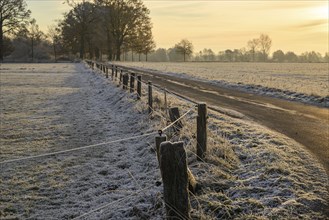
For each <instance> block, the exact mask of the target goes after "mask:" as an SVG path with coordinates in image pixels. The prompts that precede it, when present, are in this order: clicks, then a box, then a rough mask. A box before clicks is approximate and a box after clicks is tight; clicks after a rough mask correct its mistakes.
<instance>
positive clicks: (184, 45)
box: [175, 39, 193, 62]
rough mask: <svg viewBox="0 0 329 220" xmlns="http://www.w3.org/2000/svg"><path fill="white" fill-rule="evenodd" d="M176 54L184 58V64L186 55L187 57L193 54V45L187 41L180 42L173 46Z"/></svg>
mask: <svg viewBox="0 0 329 220" xmlns="http://www.w3.org/2000/svg"><path fill="white" fill-rule="evenodd" d="M175 48H176V52H177V53H180V54H182V55H183V57H184V62H185V61H186V55H187V56H189V55H191V54H192V53H193V44H192V43H191V42H190V41H188V40H187V39H183V40H181V41H180V42H179V43H178V44H176V45H175Z"/></svg>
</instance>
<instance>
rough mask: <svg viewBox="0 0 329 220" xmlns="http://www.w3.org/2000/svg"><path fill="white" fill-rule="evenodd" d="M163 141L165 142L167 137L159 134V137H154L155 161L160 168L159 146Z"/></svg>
mask: <svg viewBox="0 0 329 220" xmlns="http://www.w3.org/2000/svg"><path fill="white" fill-rule="evenodd" d="M165 141H167V136H166V135H163V134H160V135H159V136H156V137H155V151H156V154H157V159H158V162H159V166H160V145H161V143H162V142H165Z"/></svg>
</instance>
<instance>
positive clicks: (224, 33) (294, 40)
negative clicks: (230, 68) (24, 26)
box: [27, 0, 329, 54]
mask: <svg viewBox="0 0 329 220" xmlns="http://www.w3.org/2000/svg"><path fill="white" fill-rule="evenodd" d="M63 2H64V1H63V0H27V3H28V7H29V9H31V11H32V17H34V18H35V19H36V20H37V23H38V24H39V26H40V28H41V29H42V30H44V31H46V30H47V26H48V25H50V24H53V23H55V22H54V20H56V19H60V18H62V13H64V12H66V11H68V10H69V7H68V6H67V5H66V4H63ZM144 3H145V5H146V6H147V7H148V8H149V9H150V11H151V19H152V22H153V35H154V38H155V41H156V44H157V47H163V48H169V47H172V46H173V45H174V44H176V43H177V42H178V41H180V40H181V39H183V38H187V39H189V40H190V41H191V42H192V43H193V44H194V47H195V52H197V51H200V50H202V49H203V48H211V49H213V51H214V52H216V53H217V52H218V51H221V50H225V49H240V48H242V47H246V44H247V41H248V40H250V39H252V38H257V37H259V35H260V34H261V33H266V34H268V35H269V36H270V37H271V38H272V40H273V46H272V49H271V52H273V51H275V50H277V49H282V50H283V51H285V52H287V51H294V52H296V53H297V54H300V53H302V52H305V51H311V50H314V51H317V52H320V53H322V54H324V53H325V52H327V51H328V50H329V49H328V28H329V24H328V1H327V0H322V1H314V0H309V1H305V0H304V1H296V0H290V1H289V0H286V1H277V0H275V1H274V0H263V1H261V0H258V1H247V0H244V1H237V0H233V1H221V0H212V1H200V0H192V1H184V0H167V1H160V0H148V1H146V0H145V1H144Z"/></svg>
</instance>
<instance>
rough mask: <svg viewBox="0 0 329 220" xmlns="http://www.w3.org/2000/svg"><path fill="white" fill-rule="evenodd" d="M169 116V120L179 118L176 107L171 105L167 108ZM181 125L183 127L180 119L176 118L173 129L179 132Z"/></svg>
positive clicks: (172, 120)
mask: <svg viewBox="0 0 329 220" xmlns="http://www.w3.org/2000/svg"><path fill="white" fill-rule="evenodd" d="M169 117H170V121H171V122H174V121H176V120H177V119H179V118H180V114H179V109H178V107H173V108H170V109H169ZM182 127H183V123H182V121H181V120H178V121H176V122H175V124H174V131H175V132H179V131H180V130H181V129H182Z"/></svg>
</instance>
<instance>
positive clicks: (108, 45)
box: [106, 31, 113, 60]
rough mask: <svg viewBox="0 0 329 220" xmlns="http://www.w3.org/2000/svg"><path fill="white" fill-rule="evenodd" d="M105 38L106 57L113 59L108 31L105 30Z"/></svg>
mask: <svg viewBox="0 0 329 220" xmlns="http://www.w3.org/2000/svg"><path fill="white" fill-rule="evenodd" d="M106 38H107V41H106V42H107V53H108V54H107V57H108V59H109V60H112V59H113V50H112V45H111V40H110V33H109V31H107V34H106Z"/></svg>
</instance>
